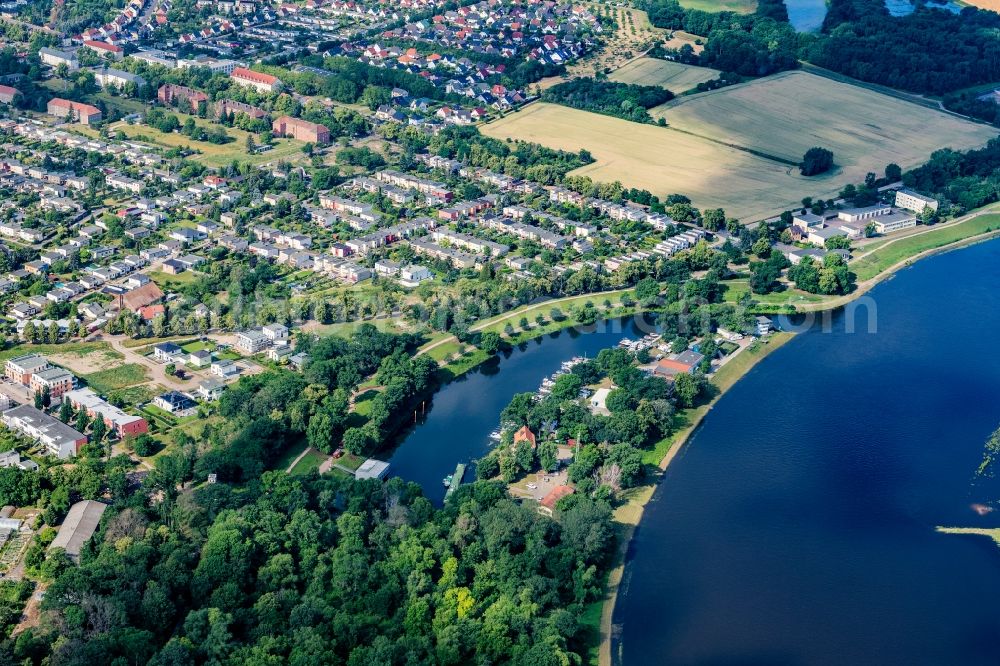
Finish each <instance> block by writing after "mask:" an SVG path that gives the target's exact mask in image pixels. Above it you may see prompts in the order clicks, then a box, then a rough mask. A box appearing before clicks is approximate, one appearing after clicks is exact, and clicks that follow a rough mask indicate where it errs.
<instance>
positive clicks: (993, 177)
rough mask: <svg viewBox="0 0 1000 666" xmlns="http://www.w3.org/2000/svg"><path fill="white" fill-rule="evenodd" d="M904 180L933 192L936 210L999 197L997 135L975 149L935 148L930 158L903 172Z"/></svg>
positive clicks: (961, 207)
mask: <svg viewBox="0 0 1000 666" xmlns="http://www.w3.org/2000/svg"><path fill="white" fill-rule="evenodd" d="M903 184H905V185H906V186H907V187H911V188H914V189H916V190H919V191H920V192H927V193H931V194H933V195H934V196H935V197H937V198H938V199H939V200H940V201H941V202H942V207H941V209H940V210H939V212H940V213H941V214H942V215H944V214H948V213H951V214H959V213H961V212H964V211H967V210H971V209H973V208H978V207H980V206H984V205H986V204H988V203H992V202H994V201H998V200H1000V139H993V140H991V141H990V142H989V143H988V144H986V146H984V147H983V148H980V149H978V150H970V151H967V152H964V153H962V152H958V151H955V150H952V149H950V148H945V149H942V150H938V151H935V152H934V153H932V154H931V159H930V160H929V161H928V162H927V164H924V165H923V166H919V167H917V168H915V169H912V170H910V171H907V172H906V173H904V174H903Z"/></svg>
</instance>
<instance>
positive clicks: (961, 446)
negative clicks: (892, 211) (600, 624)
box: [614, 241, 1000, 666]
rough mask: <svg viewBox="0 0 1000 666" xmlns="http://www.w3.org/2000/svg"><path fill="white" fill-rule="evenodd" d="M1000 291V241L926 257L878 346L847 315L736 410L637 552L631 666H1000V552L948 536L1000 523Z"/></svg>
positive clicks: (644, 532)
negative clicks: (994, 440) (939, 529)
mask: <svg viewBox="0 0 1000 666" xmlns="http://www.w3.org/2000/svg"><path fill="white" fill-rule="evenodd" d="M998 282H1000V242H997V241H992V242H989V243H984V244H980V245H976V246H973V247H971V248H967V249H964V250H960V251H955V252H951V253H947V254H942V255H938V256H935V257H932V258H929V259H926V260H924V261H921V262H919V263H918V264H916V265H915V266H914V267H911V268H909V269H906V270H904V271H902V272H900V273H899V274H898V275H897V276H896V277H895V278H894V279H892V280H890V281H888V282H886V283H884V284H882V285H880V286H878V287H877V288H876V289H874V290H873V291H872V292H870V296H871V297H872V299H873V300H874V301H875V303H876V304H877V315H878V316H877V332H876V333H873V334H871V333H868V332H867V330H866V327H865V326H864V325H861V326H859V330H860V331H863V332H855V333H848V332H847V331H846V330H845V329H846V326H845V316H844V315H843V313H838V314H835V315H834V316H833V320H832V327H831V328H832V330H830V331H828V332H824V331H823V330H822V327H821V326H814V327H813V328H811V329H810V330H808V331H807V332H804V333H802V334H800V335H798V336H796V338H795V339H793V340H792V341H790V342H789V343H788V344H786V345H785V346H783V347H782V348H780V349H778V350H776V351H775V352H774V353H772V354H771V355H770V356H769V357H768V358H767V359H766V360H765V361H763V362H762V363H760V364H758V365H757V366H756V367H755V368H754V369H753V370H751V371H750V373H748V375H747V376H746V377H744V378H743V379H742V380H741V381H740V382H739V383H737V384H736V386H734V387H733V388H732V390H731V391H729V392H728V393H727V394H726V395H725V396H723V397H722V399H721V400H720V401H719V402H718V403H717V404H716V406H715V407H714V408H713V409H712V411H711V412H709V414H708V416H707V418H706V419H705V421H704V422H703V424H702V426H701V427H700V428H699V429H698V430H697V432H696V433H695V434H694V436H693V437H692V438H691V440H690V441H689V442H688V444H687V445H686V447H685V448H684V450H683V451H682V452H681V454H680V455H679V456H678V458H677V459H675V460H674V462H673V463H672V465H671V466H670V468H669V469H668V470H667V472H666V474H665V476H664V479H663V481H662V483H661V484H660V486H659V487H658V489H657V491H656V493H655V495H654V498H653V501H652V502H651V503H650V504H649V505H648V506H647V508H646V512H645V515H644V517H643V519H642V523H641V525H640V527H639V528H638V529H637V531H636V534H635V539H634V540H633V541H632V543H631V546H630V549H629V553H628V556H627V562H626V571H625V578H624V580H623V584H622V587H621V590H620V593H619V598H618V604H617V606H616V608H615V612H614V623H615V624H616V626H617V627H618V629H619V634H618V635H619V638H618V639H617V640H616V643H615V647H614V651H615V653H616V655H620V662H621V663H624V664H626V665H629V666H631V665H636V666H639V665H644V664H874V663H878V664H908V665H912V664H996V663H998V662H1000V548H998V547H997V546H996V545H994V544H993V543H992V542H991V541H990V540H988V539H986V538H985V537H978V536H966V535H962V536H956V535H946V534H939V533H936V532H935V531H934V528H935V526H937V525H949V526H952V525H954V526H996V525H1000V516H998V515H997V514H992V515H987V516H985V517H980V516H978V515H977V514H976V513H975V512H973V510H972V509H971V505H972V504H973V503H977V502H989V501H991V500H993V499H995V498H996V497H997V496H998V493H997V489H996V487H995V485H993V484H991V485H992V487H988V486H987V485H986V484H985V483H984V482H982V481H978V482H974V476H973V473H974V471H975V469H976V467H977V466H978V464H979V462H980V460H981V457H982V447H983V442H984V441H985V440H986V438H987V437H988V436H989V434H990V433H991V432H992V431H993V430H994V429H995V428H996V427H997V426H998V425H1000V354H997V343H996V331H998V330H1000V291H998V290H997V289H996V285H997V284H998ZM862 324H863V322H862Z"/></svg>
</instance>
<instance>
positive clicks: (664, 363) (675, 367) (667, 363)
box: [653, 358, 694, 377]
mask: <svg viewBox="0 0 1000 666" xmlns="http://www.w3.org/2000/svg"><path fill="white" fill-rule="evenodd" d="M692 370H694V366H693V365H691V364H690V363H685V362H684V361H675V360H673V359H669V358H661V359H660V360H659V361H657V362H656V365H655V366H653V374H654V375H656V376H658V377H673V376H674V375H679V374H680V373H682V372H687V373H690V372H691V371H692Z"/></svg>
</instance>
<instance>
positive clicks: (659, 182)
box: [480, 103, 838, 220]
mask: <svg viewBox="0 0 1000 666" xmlns="http://www.w3.org/2000/svg"><path fill="white" fill-rule="evenodd" d="M480 130H481V131H482V132H483V134H486V135H488V136H493V137H497V138H502V139H506V138H517V139H523V140H526V141H534V142H537V143H540V144H542V145H545V146H550V147H552V148H561V149H563V150H571V151H578V150H580V149H582V148H583V149H586V150H589V151H590V153H591V154H592V155H593V156H594V158H595V160H596V162H594V163H593V164H589V165H587V166H585V167H582V168H580V169H577V170H576V171H573V172H572V173H573V175H583V176H589V177H591V178H593V179H594V180H597V181H605V182H610V181H615V180H618V181H621V182H622V183H624V184H625V185H628V186H630V187H637V188H641V189H648V190H649V191H650V192H653V193H654V194H657V195H660V196H665V195H667V194H672V193H682V194H685V195H687V196H688V197H690V198H691V199H692V201H693V202H694V204H695V205H696V206H699V207H717V206H721V207H723V208H725V209H726V211H727V212H728V213H729V214H731V215H735V216H737V217H739V218H741V219H746V220H754V219H760V218H761V217H763V216H765V215H768V214H771V213H773V212H774V211H776V210H777V211H780V210H784V209H785V208H789V207H791V206H792V205H794V204H795V203H796V202H798V201H799V200H800V199H801V198H802V197H803V196H804V195H805V194H807V193H808V194H813V195H815V194H819V190H821V189H823V190H827V191H829V192H830V193H832V191H834V190H836V189H837V185H838V183H836V182H833V181H829V180H822V179H821V180H819V181H815V180H809V179H806V178H803V177H801V176H799V175H798V170H797V169H794V168H792V167H789V166H788V165H785V164H781V163H779V162H775V161H772V160H768V159H764V158H762V157H758V156H756V155H752V154H750V153H748V152H746V151H741V150H736V149H733V148H729V147H727V146H723V145H721V144H718V143H713V142H711V141H706V140H704V139H699V138H697V137H693V136H690V135H688V134H684V133H683V132H678V131H676V130H672V129H670V128H666V127H657V126H655V125H643V124H639V123H633V122H629V121H627V120H620V119H618V118H612V117H611V116H604V115H600V114H596V113H589V112H587V111H579V110H577V109H571V108H569V107H565V106H559V105H556V104H545V103H536V104H531V105H529V106H527V107H525V108H524V109H523V110H522V111H519V112H517V113H511V114H508V115H507V116H506V117H504V118H502V119H500V120H498V121H496V122H493V123H490V124H488V125H484V126H482V127H481V128H480Z"/></svg>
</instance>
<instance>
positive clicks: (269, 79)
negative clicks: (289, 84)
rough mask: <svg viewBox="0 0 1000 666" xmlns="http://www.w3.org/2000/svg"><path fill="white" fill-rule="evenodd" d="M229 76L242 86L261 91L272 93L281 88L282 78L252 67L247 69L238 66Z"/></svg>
mask: <svg viewBox="0 0 1000 666" xmlns="http://www.w3.org/2000/svg"><path fill="white" fill-rule="evenodd" d="M229 78H231V79H232V80H233V81H235V82H236V83H238V84H240V85H241V86H249V87H251V88H256V89H257V90H259V91H261V92H269V93H270V92H277V91H279V90H281V79H279V78H278V77H277V76H271V75H270V74H265V73H263V72H255V71H253V70H252V69H247V68H246V67H237V68H236V69H234V70H233V73H232V74H230V75H229Z"/></svg>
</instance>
